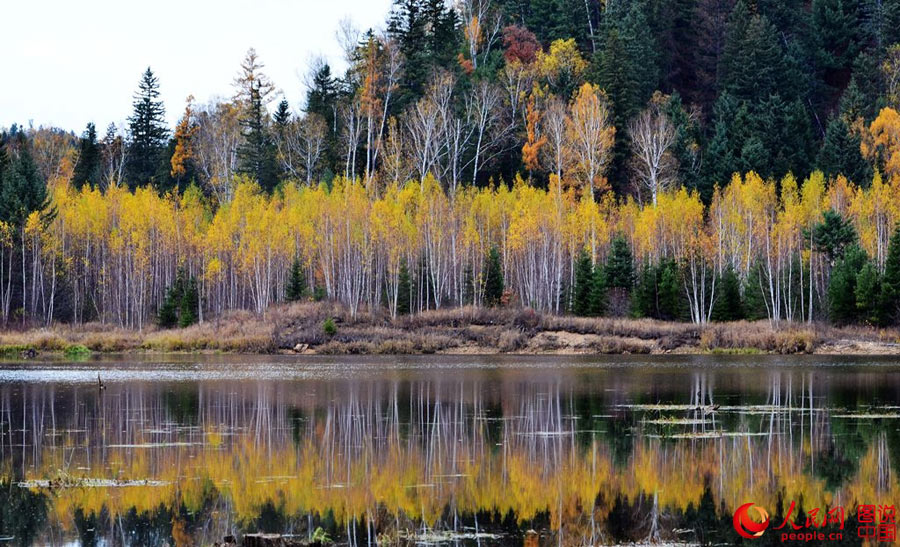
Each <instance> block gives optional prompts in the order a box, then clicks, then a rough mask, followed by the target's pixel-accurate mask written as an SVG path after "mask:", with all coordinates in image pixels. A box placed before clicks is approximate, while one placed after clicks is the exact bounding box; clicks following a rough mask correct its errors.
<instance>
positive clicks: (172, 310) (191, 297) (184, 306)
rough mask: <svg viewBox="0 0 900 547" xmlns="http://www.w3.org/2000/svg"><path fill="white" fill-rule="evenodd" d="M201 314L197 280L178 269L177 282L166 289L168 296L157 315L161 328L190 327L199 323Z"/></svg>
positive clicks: (182, 269) (157, 321)
mask: <svg viewBox="0 0 900 547" xmlns="http://www.w3.org/2000/svg"><path fill="white" fill-rule="evenodd" d="M199 313H200V293H199V291H198V289H197V279H196V278H194V276H190V277H188V275H187V272H186V271H185V270H184V268H178V273H177V274H176V275H175V281H174V282H173V283H172V285H171V286H169V288H168V289H166V296H165V298H164V299H163V302H162V304H161V305H160V307H159V311H158V312H157V315H156V323H157V325H159V327H160V328H163V329H171V328H174V327H176V326H177V327H181V328H184V327H189V326H191V325H193V324H194V323H196V322H197V320H198V315H199Z"/></svg>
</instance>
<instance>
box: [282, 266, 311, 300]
mask: <svg viewBox="0 0 900 547" xmlns="http://www.w3.org/2000/svg"><path fill="white" fill-rule="evenodd" d="M305 296H306V273H305V272H304V271H303V264H302V263H301V262H300V258H298V257H295V258H294V261H293V262H292V263H291V271H290V274H289V276H288V282H287V286H286V287H285V288H284V299H285V300H287V301H288V302H297V301H298V300H301V299H303V298H304V297H305Z"/></svg>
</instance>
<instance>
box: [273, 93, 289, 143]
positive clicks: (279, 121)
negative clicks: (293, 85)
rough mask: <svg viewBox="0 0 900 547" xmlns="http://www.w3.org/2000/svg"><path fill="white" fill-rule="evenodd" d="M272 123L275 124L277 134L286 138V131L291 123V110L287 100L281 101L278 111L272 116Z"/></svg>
mask: <svg viewBox="0 0 900 547" xmlns="http://www.w3.org/2000/svg"><path fill="white" fill-rule="evenodd" d="M272 121H273V122H274V124H275V132H276V133H277V134H278V135H280V136H284V134H285V130H286V129H287V126H288V124H289V123H290V121H291V108H290V105H288V102H287V99H281V101H279V103H278V108H277V110H275V113H274V114H272Z"/></svg>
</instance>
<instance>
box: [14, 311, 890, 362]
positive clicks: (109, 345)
mask: <svg viewBox="0 0 900 547" xmlns="http://www.w3.org/2000/svg"><path fill="white" fill-rule="evenodd" d="M328 319H331V320H332V322H333V326H334V329H333V330H331V329H325V328H324V323H325V322H326V320H328ZM327 331H330V332H327ZM110 353H126V354H127V353H148V354H159V353H233V354H259V355H272V354H281V355H416V354H449V355H497V354H508V355H664V354H676V355H709V354H731V355H752V354H780V355H791V354H816V355H863V356H865V355H885V356H891V355H900V331H898V330H897V329H873V328H866V327H844V328H838V327H833V326H830V325H825V324H821V323H813V324H807V323H789V322H781V323H779V324H772V323H771V322H769V321H765V320H763V321H753V322H750V321H740V322H734V323H711V324H708V325H694V324H691V323H679V322H666V321H656V320H650V319H628V318H607V317H598V318H586V317H574V316H559V315H550V314H539V313H536V312H534V311H532V310H530V309H505V308H499V309H486V308H473V307H464V308H454V309H447V310H437V311H426V312H423V313H419V314H416V315H410V316H402V317H398V318H395V319H391V318H390V317H389V316H385V315H378V314H359V315H357V316H356V317H351V316H350V314H349V313H348V311H347V310H346V309H345V308H343V307H341V306H339V305H336V304H332V303H300V304H284V305H278V306H273V307H272V308H270V309H269V310H268V311H267V312H266V314H265V315H264V316H257V315H255V314H252V313H250V312H246V311H236V312H228V313H226V314H224V315H223V316H222V317H220V318H217V319H215V320H211V321H207V322H205V323H203V324H198V325H193V326H191V327H187V328H183V329H172V330H161V329H157V328H155V327H151V328H148V329H145V330H143V331H138V330H129V329H121V328H117V327H113V326H109V325H103V324H99V323H89V324H86V325H80V326H72V325H64V324H60V325H54V326H51V327H49V328H34V329H28V330H21V331H13V330H7V331H2V332H0V357H3V358H7V359H23V358H24V359H30V358H36V357H38V356H42V357H43V356H53V357H63V358H70V359H73V360H77V359H81V358H85V357H87V356H90V355H92V354H110Z"/></svg>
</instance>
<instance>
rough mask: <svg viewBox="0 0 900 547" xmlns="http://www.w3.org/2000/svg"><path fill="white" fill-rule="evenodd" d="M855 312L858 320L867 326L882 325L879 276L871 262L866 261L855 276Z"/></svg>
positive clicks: (882, 313)
mask: <svg viewBox="0 0 900 547" xmlns="http://www.w3.org/2000/svg"><path fill="white" fill-rule="evenodd" d="M855 292H856V311H857V314H858V316H859V319H860V320H861V321H863V322H864V323H866V324H869V325H881V324H882V323H883V317H884V310H883V309H882V307H881V302H880V299H881V276H880V275H879V274H878V268H876V267H875V264H873V263H872V262H871V261H866V263H865V265H863V267H862V269H861V270H860V271H859V274H858V275H857V276H856V291H855Z"/></svg>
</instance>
